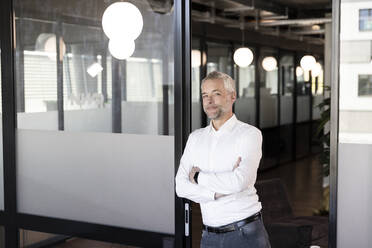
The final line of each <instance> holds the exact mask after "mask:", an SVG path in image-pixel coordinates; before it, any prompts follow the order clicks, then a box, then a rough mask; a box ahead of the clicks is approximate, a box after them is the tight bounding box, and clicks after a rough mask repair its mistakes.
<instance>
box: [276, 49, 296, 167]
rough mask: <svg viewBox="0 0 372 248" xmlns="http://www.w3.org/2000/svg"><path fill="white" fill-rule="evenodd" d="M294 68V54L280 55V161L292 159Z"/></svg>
mask: <svg viewBox="0 0 372 248" xmlns="http://www.w3.org/2000/svg"><path fill="white" fill-rule="evenodd" d="M294 70H295V68H294V56H293V55H292V54H288V55H282V57H281V58H280V60H279V82H280V83H279V91H280V94H279V97H280V162H287V161H290V160H291V159H292V151H293V149H292V148H293V132H292V130H293V128H294V125H293V92H294V75H295V74H294Z"/></svg>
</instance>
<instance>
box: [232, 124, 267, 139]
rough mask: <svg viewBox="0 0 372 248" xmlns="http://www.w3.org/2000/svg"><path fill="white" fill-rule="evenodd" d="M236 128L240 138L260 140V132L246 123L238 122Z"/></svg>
mask: <svg viewBox="0 0 372 248" xmlns="http://www.w3.org/2000/svg"><path fill="white" fill-rule="evenodd" d="M237 128H238V131H239V133H240V134H241V135H242V136H245V137H250V138H258V139H262V132H261V130H260V129H258V128H257V127H255V126H252V125H249V124H248V123H245V122H242V121H239V120H238V122H237Z"/></svg>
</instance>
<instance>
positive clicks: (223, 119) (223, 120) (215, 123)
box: [212, 112, 233, 131]
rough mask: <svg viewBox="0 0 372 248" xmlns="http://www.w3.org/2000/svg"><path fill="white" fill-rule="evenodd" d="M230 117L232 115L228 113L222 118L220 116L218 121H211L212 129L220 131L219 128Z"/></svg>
mask: <svg viewBox="0 0 372 248" xmlns="http://www.w3.org/2000/svg"><path fill="white" fill-rule="evenodd" d="M231 116H233V113H232V112H230V113H228V114H226V115H224V116H221V117H220V118H218V119H214V120H212V125H213V127H214V129H216V130H217V131H218V129H220V127H222V125H223V124H224V123H225V122H226V121H227V120H228V119H230V118H231Z"/></svg>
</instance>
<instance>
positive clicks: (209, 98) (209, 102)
mask: <svg viewBox="0 0 372 248" xmlns="http://www.w3.org/2000/svg"><path fill="white" fill-rule="evenodd" d="M203 99H204V102H205V103H206V104H211V103H212V97H211V96H204V98H203Z"/></svg>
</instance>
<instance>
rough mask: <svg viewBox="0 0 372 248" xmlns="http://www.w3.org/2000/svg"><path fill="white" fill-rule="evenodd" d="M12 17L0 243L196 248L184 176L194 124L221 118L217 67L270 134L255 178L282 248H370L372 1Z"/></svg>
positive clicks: (17, 4)
mask: <svg viewBox="0 0 372 248" xmlns="http://www.w3.org/2000/svg"><path fill="white" fill-rule="evenodd" d="M0 11H1V21H0V26H1V29H0V39H1V71H0V73H1V81H0V84H1V88H2V91H1V94H0V98H1V101H0V102H1V107H0V111H1V114H0V117H1V120H2V121H1V122H0V123H1V125H2V126H1V128H0V132H1V139H0V140H1V141H0V142H1V144H0V147H1V148H2V149H1V152H0V156H1V160H0V163H1V164H0V168H2V170H0V171H1V173H0V196H1V197H0V226H1V229H0V237H1V238H0V247H7V248H13V247H17V248H18V247H25V248H26V247H27V248H30V247H177V248H178V247H180V248H181V247H199V243H200V238H201V228H202V227H201V226H202V222H201V215H200V209H199V208H198V205H197V204H195V203H193V202H190V201H188V200H186V199H180V198H178V197H177V196H176V195H175V190H174V176H175V173H176V171H177V169H178V163H179V160H180V158H181V155H182V151H183V148H184V146H185V143H186V141H187V137H188V135H189V134H190V132H192V131H194V130H196V129H198V128H202V127H205V126H207V125H208V124H209V120H208V119H207V117H206V116H205V115H204V113H203V109H202V105H201V97H200V83H201V80H202V79H203V78H204V77H205V76H206V75H207V74H208V73H209V72H212V71H214V70H218V71H221V72H224V73H226V74H228V75H230V76H231V77H232V78H234V79H235V81H236V89H237V96H238V98H237V101H236V102H235V104H234V113H235V115H236V116H237V118H238V119H239V120H241V121H244V122H246V123H248V124H250V125H253V126H255V127H258V128H259V129H260V130H261V131H262V134H263V147H262V149H263V157H262V160H261V163H260V166H259V170H258V177H257V186H256V188H257V190H258V194H259V197H260V200H261V201H262V203H263V210H262V213H263V216H264V221H265V225H266V228H267V229H268V232H269V236H270V241H271V242H272V247H310V246H311V245H313V246H319V247H362V248H363V247H369V244H370V243H371V242H372V238H371V237H370V235H369V230H371V229H372V226H371V223H372V215H371V213H370V211H368V206H369V205H370V204H371V203H372V198H371V192H370V188H371V186H372V185H371V181H372V180H370V179H371V175H372V173H370V172H371V166H370V164H371V158H370V155H369V154H370V153H371V149H372V146H371V143H372V142H371V141H372V136H371V133H372V128H371V126H372V125H370V123H371V121H372V115H371V106H372V100H371V99H372V73H371V61H372V60H371V58H372V42H371V41H372V3H370V2H368V1H364V0H356V1H354V0H342V1H341V0H334V1H329V0H316V1H311V2H309V1H304V0H270V1H262V0H252V1H242V0H208V1H203V0H192V1H181V0H176V1H172V0H129V1H113V0H104V1H99V0H93V1H92V0H89V1H88V0H75V1H72V0H66V1H57V0H50V1H41V0H30V1H22V0H3V1H2V2H1V10H0ZM112 16H113V17H112ZM240 48H244V49H245V50H244V51H243V53H242V54H243V55H240V56H239V54H238V49H240ZM240 52H241V51H240ZM276 204H277V205H276Z"/></svg>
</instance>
